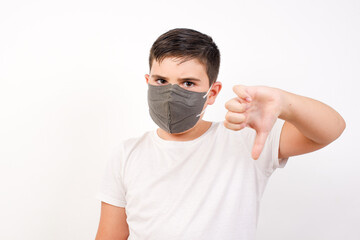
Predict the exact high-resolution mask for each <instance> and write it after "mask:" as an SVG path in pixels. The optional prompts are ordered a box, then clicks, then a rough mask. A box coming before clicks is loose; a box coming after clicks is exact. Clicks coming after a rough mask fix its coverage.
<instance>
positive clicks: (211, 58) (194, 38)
mask: <svg viewBox="0 0 360 240" xmlns="http://www.w3.org/2000/svg"><path fill="white" fill-rule="evenodd" d="M166 57H176V58H180V59H183V61H187V60H190V59H194V58H195V59H197V60H199V61H200V63H202V64H204V66H205V67H206V73H207V76H208V78H209V85H211V84H212V83H214V82H215V81H216V79H217V76H218V73H219V68H220V51H219V49H218V47H217V46H216V44H215V43H214V41H213V40H212V38H211V37H210V36H208V35H206V34H203V33H201V32H198V31H195V30H193V29H188V28H175V29H172V30H169V31H167V32H166V33H164V34H162V35H161V36H160V37H158V38H157V39H156V41H155V42H154V44H153V45H152V47H151V49H150V56H149V66H150V70H151V66H152V63H153V60H154V59H155V60H156V61H158V62H161V61H162V60H163V59H164V58H166Z"/></svg>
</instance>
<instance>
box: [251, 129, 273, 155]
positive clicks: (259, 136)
mask: <svg viewBox="0 0 360 240" xmlns="http://www.w3.org/2000/svg"><path fill="white" fill-rule="evenodd" d="M268 135H269V133H267V132H259V133H256V137H255V141H254V146H253V149H252V153H251V155H252V158H253V159H254V160H257V159H258V158H259V157H260V154H261V152H262V150H263V148H264V145H265V142H266V138H267V136H268Z"/></svg>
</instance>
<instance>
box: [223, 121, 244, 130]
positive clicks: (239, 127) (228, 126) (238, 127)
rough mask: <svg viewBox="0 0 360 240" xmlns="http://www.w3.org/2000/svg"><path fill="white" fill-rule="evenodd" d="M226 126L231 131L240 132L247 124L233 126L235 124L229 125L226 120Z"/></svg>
mask: <svg viewBox="0 0 360 240" xmlns="http://www.w3.org/2000/svg"><path fill="white" fill-rule="evenodd" d="M224 126H225V127H226V128H228V129H230V130H233V131H239V130H241V129H243V128H244V127H246V123H241V124H233V123H229V122H228V121H227V120H224Z"/></svg>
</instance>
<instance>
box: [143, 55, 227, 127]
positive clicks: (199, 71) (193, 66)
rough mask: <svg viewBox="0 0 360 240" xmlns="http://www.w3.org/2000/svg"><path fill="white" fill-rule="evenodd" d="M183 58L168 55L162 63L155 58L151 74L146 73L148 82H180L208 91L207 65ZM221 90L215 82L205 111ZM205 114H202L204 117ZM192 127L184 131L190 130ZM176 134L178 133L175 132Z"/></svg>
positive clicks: (190, 87) (197, 124) (192, 88)
mask: <svg viewBox="0 0 360 240" xmlns="http://www.w3.org/2000/svg"><path fill="white" fill-rule="evenodd" d="M182 61H183V59H179V58H173V57H167V58H165V59H163V61H162V62H161V63H159V62H158V61H156V60H154V61H153V63H152V67H151V70H150V75H149V74H145V78H146V83H147V84H150V85H155V86H162V85H168V84H178V85H179V86H180V87H182V88H184V89H186V90H188V91H194V92H208V90H209V88H210V86H209V78H208V76H207V73H206V67H205V66H204V65H203V64H201V63H200V62H199V60H197V59H191V60H188V61H185V62H182ZM220 90H221V83H220V82H218V81H217V82H215V83H213V85H212V87H211V90H210V91H209V93H208V96H207V99H206V102H205V104H204V106H203V109H202V110H203V111H204V109H205V108H206V106H207V105H212V104H213V103H214V102H215V98H216V96H217V95H218V93H219V92H220ZM202 116H203V114H201V116H200V120H201V119H202ZM200 122H201V121H198V122H197V123H196V125H195V126H194V127H193V128H191V129H195V128H196V127H197V126H199V124H200ZM191 129H189V130H187V131H185V132H183V133H186V132H190V131H191ZM175 134H176V133H175Z"/></svg>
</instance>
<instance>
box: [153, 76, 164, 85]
mask: <svg viewBox="0 0 360 240" xmlns="http://www.w3.org/2000/svg"><path fill="white" fill-rule="evenodd" d="M155 82H156V83H157V84H160V85H161V84H165V83H166V80H164V79H161V78H159V79H156V80H155Z"/></svg>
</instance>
